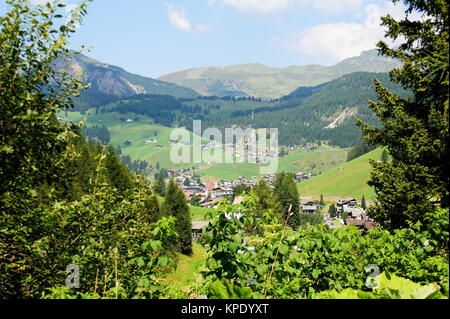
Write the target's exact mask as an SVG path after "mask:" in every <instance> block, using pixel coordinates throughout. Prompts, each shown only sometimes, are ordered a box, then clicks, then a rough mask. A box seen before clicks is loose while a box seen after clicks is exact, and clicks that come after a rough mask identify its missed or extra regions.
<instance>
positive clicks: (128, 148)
mask: <svg viewBox="0 0 450 319" xmlns="http://www.w3.org/2000/svg"><path fill="white" fill-rule="evenodd" d="M67 115H68V118H69V120H70V121H72V122H74V123H78V122H80V121H81V120H82V119H83V118H85V117H86V118H87V122H86V125H87V126H92V125H106V126H107V127H108V129H109V131H110V134H111V143H112V144H113V145H114V146H116V147H117V146H120V147H121V149H122V153H123V154H124V155H129V156H130V157H131V158H132V159H134V160H136V159H140V160H147V161H149V162H150V163H151V164H152V165H156V163H159V165H160V167H164V168H167V169H180V168H188V167H193V166H195V164H194V163H180V164H174V163H173V162H172V160H171V159H170V151H171V147H170V145H169V140H170V135H171V132H172V130H173V128H169V127H164V126H161V125H155V124H154V123H153V121H152V119H150V118H148V117H146V116H142V115H136V114H134V113H130V114H119V113H114V112H113V113H100V114H98V115H96V114H95V110H94V109H91V110H90V111H88V112H87V114H86V115H81V114H80V113H79V112H68V114H67ZM58 116H59V117H64V116H65V114H64V112H60V113H59V114H58ZM120 118H126V119H132V120H133V122H129V123H126V122H125V123H124V122H122V121H121V120H120ZM136 120H137V121H136ZM186 132H187V131H186ZM187 133H188V134H189V136H191V137H192V133H190V132H187ZM148 139H155V140H157V142H156V143H151V144H145V141H146V140H148ZM128 140H131V141H132V144H131V145H125V142H126V141H128ZM157 145H161V146H163V148H162V149H155V147H156V146H157ZM346 156H347V150H345V149H340V148H332V147H329V146H326V145H323V146H321V147H319V148H317V149H315V150H312V151H309V150H306V149H297V150H295V151H292V152H290V153H289V154H288V155H286V156H284V157H282V158H280V159H279V163H278V171H285V172H291V173H296V172H298V171H303V172H308V173H321V172H325V171H327V170H329V169H331V168H333V167H336V166H337V165H340V164H342V163H344V162H345V160H346ZM200 165H201V166H202V167H204V169H202V170H201V171H199V174H200V175H202V176H203V178H202V180H213V179H214V178H222V179H226V180H234V179H236V178H237V177H239V176H244V177H251V176H258V175H260V166H259V165H256V164H249V163H232V164H216V163H212V164H211V165H208V164H207V163H202V164H200Z"/></svg>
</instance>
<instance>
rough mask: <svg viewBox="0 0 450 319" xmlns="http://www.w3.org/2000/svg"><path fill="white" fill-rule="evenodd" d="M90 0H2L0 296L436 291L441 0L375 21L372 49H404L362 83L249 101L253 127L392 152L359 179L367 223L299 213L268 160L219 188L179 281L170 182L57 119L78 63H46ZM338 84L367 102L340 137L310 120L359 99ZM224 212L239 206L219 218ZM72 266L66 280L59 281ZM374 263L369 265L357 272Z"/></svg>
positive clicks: (187, 219)
mask: <svg viewBox="0 0 450 319" xmlns="http://www.w3.org/2000/svg"><path fill="white" fill-rule="evenodd" d="M89 2H90V1H82V2H81V3H80V5H79V6H78V7H77V9H76V10H74V11H73V13H72V14H71V16H70V18H69V19H68V20H67V21H65V22H64V21H63V20H64V19H62V17H63V16H62V15H61V14H60V13H61V11H62V10H64V6H65V5H64V4H62V3H60V4H55V3H53V4H51V3H47V4H46V5H43V6H30V5H29V2H28V1H25V0H8V1H7V4H8V11H7V13H6V14H5V15H4V16H1V17H0V47H1V50H2V51H1V52H2V54H1V56H0V110H1V111H0V112H1V118H0V180H1V183H0V261H1V262H0V287H1V289H0V297H1V298H3V299H79V298H82V299H132V298H139V299H160V298H165V299H167V298H169V299H170V298H181V299H187V298H192V299H194V298H200V297H202V296H203V297H206V298H208V299H217V298H219V299H235V298H237V299H247V298H254V299H427V298H428V299H448V296H449V261H448V258H449V250H448V239H449V210H448V207H449V191H448V188H447V186H448V182H449V172H450V169H449V167H448V166H449V162H448V161H447V160H446V159H448V155H449V148H448V141H449V136H448V124H449V123H448V121H449V111H448V104H449V90H448V88H449V87H448V85H449V82H448V81H449V78H448V73H449V71H448V25H449V24H448V6H447V4H446V2H445V1H432V2H424V1H416V0H408V1H405V3H406V5H407V7H408V8H409V9H410V10H418V11H420V12H422V13H425V14H426V16H427V19H425V20H424V21H422V22H414V28H411V25H410V23H411V22H409V21H407V20H405V21H396V20H395V19H394V18H392V17H390V16H388V17H385V18H384V19H383V23H384V24H385V25H386V27H387V29H388V35H389V36H391V37H399V36H404V37H405V43H404V44H403V45H400V46H399V47H396V48H390V47H389V46H388V45H387V44H386V43H385V42H383V41H380V42H379V43H378V44H377V47H378V48H379V51H380V53H381V54H383V55H386V56H390V57H397V58H399V59H401V60H402V61H403V62H404V63H403V67H402V68H401V69H394V70H393V71H392V72H391V73H390V74H389V75H382V74H381V75H377V76H376V78H377V79H378V80H379V81H374V82H373V84H371V83H372V81H373V75H371V74H363V73H356V74H352V75H348V76H346V77H345V79H341V80H337V81H336V82H331V83H330V84H328V85H326V86H324V87H323V88H322V89H320V90H318V91H315V92H314V93H312V95H310V96H306V97H305V96H302V97H300V99H301V101H300V102H299V106H298V107H297V108H295V107H294V108H287V109H283V110H282V111H279V112H278V111H277V112H270V111H269V112H267V111H264V112H261V113H256V114H254V115H255V118H254V120H255V125H256V124H259V125H265V126H269V127H270V126H271V125H274V126H275V127H277V126H280V127H283V124H284V126H286V127H287V128H289V126H290V125H294V124H295V125H294V127H292V128H290V129H291V132H298V134H301V136H304V137H306V138H310V139H313V140H317V139H318V140H326V139H329V140H330V141H333V142H334V143H336V144H342V145H343V146H349V145H351V144H352V143H353V142H354V143H356V141H357V140H359V139H360V136H361V135H362V136H363V138H364V140H365V143H367V144H368V145H380V146H382V147H385V148H386V149H387V151H388V156H389V157H386V160H385V161H378V162H377V161H372V163H371V164H372V166H373V170H372V173H371V179H370V181H369V185H371V186H373V187H374V189H375V192H376V201H375V205H373V206H371V207H370V208H368V211H369V214H370V216H371V217H372V218H374V219H375V220H376V221H377V224H378V226H377V227H375V228H374V229H371V230H365V229H360V228H357V227H355V226H348V227H339V228H334V229H330V228H328V227H327V226H326V225H325V224H324V223H323V222H321V219H320V218H305V216H302V214H301V213H300V209H299V207H300V202H299V201H300V195H301V194H299V193H298V190H297V187H296V185H295V183H294V181H293V176H292V174H288V173H283V172H280V173H278V174H277V176H276V180H275V183H274V187H273V188H271V187H269V186H268V185H267V184H266V183H265V182H264V181H260V182H259V183H258V184H257V186H256V187H255V188H253V189H251V190H246V191H245V192H244V199H243V201H242V203H240V204H236V205H232V204H231V203H230V202H227V201H224V202H222V203H221V204H219V208H218V210H217V211H216V212H215V213H214V214H213V213H211V214H210V216H209V217H210V223H209V225H208V226H207V228H206V229H205V230H204V231H203V233H202V236H201V238H200V239H199V244H200V245H202V247H204V249H205V250H206V251H207V254H206V257H205V260H204V264H203V268H202V269H203V270H202V272H201V276H202V280H201V281H196V282H192V283H191V285H190V286H189V287H188V289H187V290H186V289H184V290H181V289H177V288H176V287H174V286H173V285H171V284H170V283H169V284H168V283H167V282H165V281H164V278H165V277H166V275H167V274H169V273H170V272H171V271H173V270H174V269H176V267H177V262H178V260H179V258H180V256H182V255H185V256H189V255H190V254H192V250H193V240H192V234H191V228H192V220H191V209H192V207H190V206H189V205H188V203H187V201H186V198H185V195H184V193H183V192H182V190H181V189H180V188H179V186H178V185H177V184H176V183H175V182H174V180H173V179H171V180H169V182H168V183H165V182H164V180H163V179H161V178H158V179H157V183H158V180H159V184H157V183H152V182H151V181H149V180H148V179H146V178H145V177H143V176H141V175H139V174H138V173H133V172H131V171H130V169H129V168H128V167H127V166H126V165H125V163H124V162H123V161H122V160H121V158H120V154H118V153H120V151H119V150H116V149H114V147H113V146H111V145H108V141H107V139H108V134H107V130H105V129H104V128H103V127H96V128H95V127H92V128H90V129H85V128H83V127H82V124H83V123H80V124H74V123H63V122H60V121H58V119H57V117H56V113H57V112H58V111H60V110H66V109H70V108H71V107H72V106H73V99H74V97H76V96H79V95H80V92H82V91H83V90H85V89H86V88H87V87H88V85H87V84H86V83H83V82H82V81H81V80H80V79H79V78H77V77H76V76H75V75H70V74H67V73H60V72H56V71H55V70H54V68H53V63H54V62H55V61H56V60H57V59H58V58H60V57H61V56H62V55H68V54H77V53H79V52H77V51H73V50H69V49H68V48H67V46H68V43H69V39H70V36H71V35H72V34H73V33H74V32H76V29H77V26H78V25H79V23H80V22H81V21H82V19H83V17H85V15H86V14H87V12H88V5H89ZM417 40H421V41H420V43H421V46H419V47H417V46H416V43H417ZM430 52H431V53H430ZM387 76H389V79H390V81H392V83H395V85H394V84H389V83H390V82H389V81H387ZM351 85H354V86H357V87H358V88H365V90H366V93H367V92H369V91H371V90H373V92H372V93H371V94H372V95H371V96H373V100H372V101H370V102H369V103H368V106H367V105H366V107H367V109H363V108H361V109H358V112H359V120H358V121H357V125H358V127H357V129H354V128H352V129H350V124H348V129H345V128H346V127H347V126H343V127H341V128H340V131H343V133H342V134H340V135H339V136H337V134H335V133H333V129H330V130H329V131H323V130H321V131H320V132H316V131H313V130H312V128H311V126H313V123H314V122H315V121H316V122H318V123H320V126H322V125H323V123H325V122H326V121H325V120H323V119H318V118H317V111H318V110H321V112H323V114H324V115H323V116H324V117H327V116H329V115H332V114H331V113H327V112H332V111H329V110H328V108H329V107H331V106H335V110H342V109H343V108H346V107H356V106H357V105H359V104H360V105H365V104H364V103H367V101H365V100H364V99H362V98H361V100H359V99H358V97H356V99H355V100H354V101H355V104H352V105H346V104H344V100H345V99H344V96H343V95H344V94H345V92H348V91H347V89H348V86H351ZM399 86H401V87H403V88H404V89H401V90H397V88H398V87H399ZM359 90H360V91H363V90H362V89H359ZM405 90H408V91H409V92H410V93H408V94H405ZM333 91H334V92H339V94H336V93H334V94H333ZM306 95H308V94H306ZM315 95H317V96H316V97H314V100H313V99H312V98H313V96H315ZM340 96H341V97H342V100H341V99H340V98H339V97H340ZM361 96H363V95H361ZM297 98H299V97H297ZM143 99H145V100H148V101H155V103H157V104H158V105H160V103H165V102H164V101H163V100H161V99H162V98H160V97H155V96H146V97H143ZM164 100H167V101H170V103H167V110H164V111H162V110H160V109H159V110H158V109H157V108H156V107H155V108H150V110H148V109H144V108H141V104H140V103H139V101H121V102H119V104H118V105H117V106H116V107H117V109H116V110H117V111H118V112H120V111H123V112H125V108H133V110H135V111H142V112H152V114H154V115H155V117H156V116H157V115H161V121H163V120H164V121H165V120H168V121H169V120H170V122H172V120H173V117H175V114H177V116H178V112H181V111H182V102H180V101H179V103H178V102H175V101H173V100H171V99H170V98H169V97H166V98H164ZM206 101H207V102H208V103H211V100H206ZM246 102H251V103H265V102H258V101H246ZM191 103H192V102H191ZM214 103H218V102H217V101H214ZM276 103H280V102H274V104H276ZM281 103H283V102H281ZM286 103H289V102H286ZM211 109H213V108H211ZM216 110H217V109H216ZM300 111H301V112H300ZM211 112H212V111H211ZM333 112H334V111H333ZM206 116H207V115H205V120H206V121H208V120H207V118H206ZM269 118H270V121H269V120H268V119H269ZM288 118H295V119H297V121H298V122H295V120H293V121H292V122H291V121H288ZM264 119H266V120H267V122H263V120H264ZM248 120H249V119H248V117H246V118H241V119H240V118H239V117H237V118H233V123H236V124H244V123H247V122H246V121H248ZM229 121H231V120H230V118H228V119H224V121H223V122H222V124H221V125H224V126H225V125H228V124H230V123H231V122H229ZM308 121H309V122H308ZM306 122H308V123H309V125H304V124H301V123H306ZM215 124H217V125H218V124H220V123H215ZM317 125H319V124H317ZM346 125H347V124H346ZM352 125H355V124H354V123H352ZM358 128H359V130H358ZM295 134H297V133H295ZM295 134H294V135H295ZM299 136H300V135H299ZM89 137H91V138H89ZM92 137H95V138H97V139H100V140H101V141H102V143H98V142H95V141H92ZM283 141H284V143H285V144H290V143H292V142H293V141H294V138H292V142H291V140H290V137H289V136H287V135H286V136H285V137H284V140H283ZM348 141H353V142H352V143H350V142H348ZM357 144H358V143H356V144H354V145H357ZM355 152H364V150H362V151H361V150H356V151H355ZM386 156H387V155H386ZM138 166H139V165H138ZM161 181H162V184H161ZM157 194H159V195H162V198H163V200H161V199H160V198H159V196H157ZM237 212H240V213H242V217H240V218H227V216H229V215H230V214H233V213H237ZM374 265H376V267H375V268H373V267H374ZM73 266H76V268H78V269H79V270H80V276H79V278H78V279H79V282H77V280H75V281H73V282H72V281H69V282H68V281H67V279H68V278H71V276H70V273H69V274H68V271H66V270H67V269H73ZM374 269H377V274H376V276H370V274H371V272H372V271H373V270H374ZM72 279H73V277H72Z"/></svg>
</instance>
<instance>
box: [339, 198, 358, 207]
mask: <svg viewBox="0 0 450 319" xmlns="http://www.w3.org/2000/svg"><path fill="white" fill-rule="evenodd" d="M356 205H357V201H356V199H354V198H346V199H340V200H338V201H337V207H339V208H345V207H344V206H347V207H356Z"/></svg>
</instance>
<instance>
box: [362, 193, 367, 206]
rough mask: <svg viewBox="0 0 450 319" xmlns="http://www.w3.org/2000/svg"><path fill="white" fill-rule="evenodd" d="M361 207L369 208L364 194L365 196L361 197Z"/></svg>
mask: <svg viewBox="0 0 450 319" xmlns="http://www.w3.org/2000/svg"><path fill="white" fill-rule="evenodd" d="M361 208H362V209H366V208H367V204H366V198H365V197H364V195H363V197H362V199H361Z"/></svg>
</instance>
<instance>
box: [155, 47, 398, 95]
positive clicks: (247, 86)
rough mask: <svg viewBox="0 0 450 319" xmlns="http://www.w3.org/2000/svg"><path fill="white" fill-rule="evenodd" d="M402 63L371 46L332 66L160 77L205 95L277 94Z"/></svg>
mask: <svg viewBox="0 0 450 319" xmlns="http://www.w3.org/2000/svg"><path fill="white" fill-rule="evenodd" d="M399 66H400V63H399V62H396V61H394V60H392V59H390V58H386V57H381V56H379V55H378V51H377V50H368V51H364V52H362V53H361V55H359V56H356V57H351V58H348V59H345V60H343V61H341V62H339V63H337V64H335V65H332V66H321V65H318V64H310V65H290V66H286V67H281V68H277V67H270V66H267V65H264V64H261V63H243V64H237V65H230V66H219V67H214V66H207V67H200V68H190V69H186V70H181V71H177V72H173V73H169V74H166V75H163V76H160V77H159V78H158V79H159V80H163V81H167V82H171V83H176V84H178V85H181V86H185V87H189V88H191V89H193V90H195V91H197V92H200V93H202V94H203V95H217V96H227V95H234V96H240V95H247V96H255V97H260V98H278V97H282V96H285V95H288V94H290V93H291V92H293V91H294V90H295V89H297V88H298V87H300V86H317V85H320V84H323V83H326V82H329V81H331V80H334V79H337V78H339V77H340V76H343V75H346V74H350V73H353V72H388V71H390V70H391V69H393V68H396V67H399Z"/></svg>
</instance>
